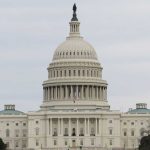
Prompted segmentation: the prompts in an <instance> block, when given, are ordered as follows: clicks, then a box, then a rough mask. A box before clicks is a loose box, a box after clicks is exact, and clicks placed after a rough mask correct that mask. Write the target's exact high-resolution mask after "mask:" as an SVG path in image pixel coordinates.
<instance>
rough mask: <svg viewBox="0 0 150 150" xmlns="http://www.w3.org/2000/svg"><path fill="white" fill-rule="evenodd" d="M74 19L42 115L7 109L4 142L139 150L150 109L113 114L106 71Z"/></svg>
mask: <svg viewBox="0 0 150 150" xmlns="http://www.w3.org/2000/svg"><path fill="white" fill-rule="evenodd" d="M73 17H74V18H73V19H72V21H71V22H70V34H69V36H68V37H67V38H66V41H65V42H63V43H62V44H61V45H60V46H58V48H57V49H56V50H55V53H54V56H53V60H52V62H51V63H50V64H49V66H48V68H47V69H48V80H46V81H44V82H43V103H42V105H41V106H40V110H38V111H36V112H28V113H27V114H24V113H22V112H19V111H16V110H15V106H14V105H6V106H5V109H4V110H3V111H0V137H1V138H2V139H3V140H4V141H5V142H6V143H7V145H8V147H9V149H18V150H21V149H34V150H40V149H43V150H44V149H45V150H51V149H65V150H66V149H81V148H82V149H99V150H100V149H112V148H113V149H117V148H122V149H134V148H136V147H138V144H139V140H140V138H141V137H142V136H143V131H144V130H145V129H147V128H148V126H149V119H150V111H149V109H147V106H146V104H142V103H141V104H138V105H137V109H135V110H130V111H129V112H128V113H121V112H120V111H112V110H110V106H109V104H108V101H107V82H106V81H105V80H103V79H102V66H101V64H100V63H99V61H98V58H97V55H96V51H95V50H94V48H93V47H92V46H91V45H90V44H89V43H88V42H86V41H85V40H84V39H83V37H81V36H80V32H79V27H80V22H79V21H78V19H77V17H76V13H75V12H74V16H73Z"/></svg>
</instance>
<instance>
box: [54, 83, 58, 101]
mask: <svg viewBox="0 0 150 150" xmlns="http://www.w3.org/2000/svg"><path fill="white" fill-rule="evenodd" d="M57 95H58V93H57V86H56V87H55V99H56V100H57V98H58V97H57Z"/></svg>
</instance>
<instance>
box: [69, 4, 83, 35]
mask: <svg viewBox="0 0 150 150" xmlns="http://www.w3.org/2000/svg"><path fill="white" fill-rule="evenodd" d="M76 11H77V7H76V4H74V5H73V17H72V19H71V22H70V23H69V24H70V34H69V37H74V36H75V37H76V36H80V22H79V21H78V18H77V14H76Z"/></svg>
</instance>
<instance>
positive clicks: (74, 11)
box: [71, 4, 78, 21]
mask: <svg viewBox="0 0 150 150" xmlns="http://www.w3.org/2000/svg"><path fill="white" fill-rule="evenodd" d="M76 11H77V6H76V4H74V5H73V17H72V19H71V21H78V18H77V14H76Z"/></svg>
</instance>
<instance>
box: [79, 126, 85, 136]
mask: <svg viewBox="0 0 150 150" xmlns="http://www.w3.org/2000/svg"><path fill="white" fill-rule="evenodd" d="M79 136H84V133H83V128H80V134H79Z"/></svg>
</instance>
